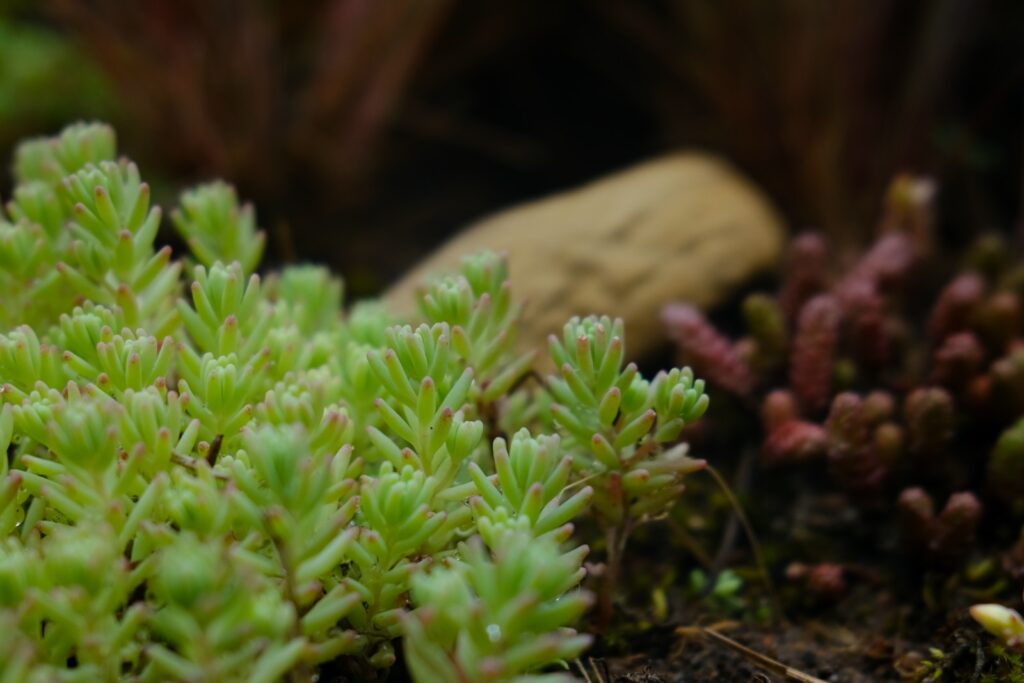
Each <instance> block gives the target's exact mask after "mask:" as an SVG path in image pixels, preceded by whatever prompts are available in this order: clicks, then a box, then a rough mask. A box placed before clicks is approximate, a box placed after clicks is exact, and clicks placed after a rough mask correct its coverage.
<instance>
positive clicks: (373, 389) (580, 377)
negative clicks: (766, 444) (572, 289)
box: [0, 124, 708, 682]
mask: <svg viewBox="0 0 1024 683" xmlns="http://www.w3.org/2000/svg"><path fill="white" fill-rule="evenodd" d="M14 175H15V179H16V188H15V190H14V193H13V198H12V199H11V201H10V202H9V203H8V205H7V209H6V212H5V214H4V215H2V216H0V280H2V282H0V284H2V287H3V291H4V292H5V296H4V297H3V298H2V302H0V327H2V334H0V383H2V389H0V405H2V408H0V444H2V445H3V447H4V451H5V457H3V458H0V632H2V633H3V634H4V636H3V638H0V681H21V680H31V681H44V680H45V681H49V680H69V681H70V680H90V681H92V680H106V681H114V680H143V681H148V680H154V681H155V680H169V679H173V680H184V681H199V680H222V681H230V680H246V681H275V680H280V679H282V678H285V677H289V676H291V677H293V678H294V677H298V678H297V679H301V678H303V677H307V678H308V675H312V674H313V673H314V672H315V671H316V670H317V669H318V667H321V666H323V665H325V664H326V663H332V666H337V667H342V668H343V669H344V668H347V669H348V670H349V671H355V672H362V673H361V674H357V675H366V672H367V671H369V670H371V669H372V668H385V667H389V666H391V665H392V664H393V663H394V662H395V660H396V650H395V642H396V640H398V639H403V640H404V652H405V657H406V662H407V665H408V668H409V670H410V672H411V674H412V675H413V677H414V679H415V680H417V681H422V682H431V681H438V682H441V681H455V680H459V681H467V682H469V681H512V680H515V681H529V680H538V681H541V680H544V681H547V680H557V679H560V678H561V677H562V675H561V674H557V673H556V674H544V673H542V672H543V671H544V670H545V669H548V668H549V667H551V666H552V665H557V664H558V663H560V662H565V661H567V660H571V659H573V658H574V657H576V656H577V655H578V654H579V653H580V652H581V651H582V650H583V649H584V648H585V647H586V646H587V644H588V642H589V637H588V636H586V635H581V634H579V633H577V632H576V631H575V630H574V629H573V627H574V625H575V624H576V623H577V621H578V620H579V618H580V616H581V615H582V614H583V612H584V611H585V610H586V608H587V607H588V605H589V604H590V602H591V599H592V598H591V594H590V593H589V592H588V591H586V590H584V589H582V588H581V586H580V584H581V581H582V580H583V578H584V576H585V573H586V572H585V570H584V569H583V560H584V557H585V556H586V555H587V553H588V548H587V546H586V545H580V544H579V543H578V541H576V540H575V539H574V538H573V520H574V519H576V518H578V517H580V516H581V515H584V514H587V513H588V511H593V514H594V516H595V519H596V520H597V523H598V524H599V525H600V526H601V527H602V528H604V529H606V530H608V531H609V538H611V539H612V540H614V544H613V545H612V546H609V547H608V548H606V553H607V554H608V560H609V563H611V562H612V561H614V562H616V563H617V562H618V561H619V560H618V559H616V558H621V551H622V546H623V544H624V543H625V537H626V535H627V534H628V529H629V528H631V527H632V526H633V525H635V524H636V523H639V522H643V521H645V520H648V519H653V518H656V517H658V516H659V515H661V514H663V513H664V512H666V511H667V509H668V508H669V507H670V506H671V505H672V504H673V503H674V501H675V499H676V497H677V496H678V494H679V492H680V490H681V488H682V480H683V477H684V476H685V475H686V474H688V473H690V472H692V471H694V470H695V469H699V468H700V466H701V464H702V463H701V461H696V460H692V459H690V458H688V457H687V456H686V453H685V446H683V445H680V444H678V443H677V441H678V438H679V435H680V433H681V431H682V429H683V428H684V426H686V425H687V424H689V423H691V422H693V421H694V420H696V419H697V418H699V417H700V415H701V414H702V413H703V412H704V410H705V409H706V408H707V401H708V399H707V397H706V396H705V395H704V393H703V383H702V382H701V381H700V380H696V379H694V377H693V374H692V373H691V372H690V371H689V370H688V369H682V370H680V369H676V370H672V371H670V372H664V373H661V374H659V375H658V376H657V377H655V378H654V379H652V380H646V379H644V378H643V377H642V376H641V375H640V374H639V373H638V371H637V368H636V366H635V365H633V364H626V363H625V349H624V331H623V329H622V323H621V322H620V321H614V320H609V319H607V318H596V317H591V318H586V319H574V320H572V321H570V322H569V323H568V324H567V325H566V327H565V330H564V335H563V336H562V337H561V338H560V339H553V340H552V343H551V349H550V353H551V355H552V358H553V359H554V361H555V363H556V365H557V366H558V372H557V374H555V375H554V376H552V377H550V378H548V379H547V380H546V381H538V380H539V378H538V377H537V375H536V373H534V372H533V371H532V367H533V360H534V359H533V355H532V353H520V352H519V351H518V350H517V346H516V340H515V329H516V325H517V321H518V317H519V314H520V307H519V306H518V304H516V303H515V301H514V300H513V298H512V296H511V292H510V289H509V284H508V277H507V275H508V273H507V266H506V264H505V262H504V261H503V259H502V258H500V257H498V256H496V255H494V254H488V253H484V254H478V255H475V256H471V257H468V258H467V259H466V260H465V261H464V263H463V265H462V267H461V269H460V271H459V272H457V273H454V274H449V275H444V276H440V277H438V278H436V279H435V280H433V281H431V282H428V283H426V284H425V285H424V287H423V289H422V292H421V294H420V308H421V318H420V319H419V320H416V321H400V320H396V319H394V318H393V317H392V316H391V315H390V314H389V313H388V312H387V311H386V310H385V309H384V308H383V307H382V306H381V305H379V304H376V303H363V304H358V305H356V306H353V307H351V309H350V310H349V311H348V312H347V313H345V312H343V309H342V285H341V283H340V281H338V280H336V279H334V278H333V277H331V275H330V274H329V273H328V272H327V271H326V270H325V269H322V268H317V267H313V266H296V267H290V268H287V269H285V270H284V271H283V272H280V273H276V274H271V275H270V276H269V277H266V278H263V279H261V278H260V276H259V275H256V274H254V273H253V269H254V268H256V266H257V264H258V263H259V260H260V255H261V251H262V248H263V235H262V233H261V232H259V231H258V230H257V229H256V227H255V226H256V222H255V216H254V213H253V211H252V209H251V207H248V206H245V205H240V204H239V202H238V199H237V197H236V196H235V194H234V191H233V190H232V189H231V188H230V187H229V186H227V185H224V184H222V183H213V184H210V185H206V186H204V187H201V188H198V189H196V190H192V191H189V192H187V193H185V195H184V196H183V197H182V200H181V208H180V209H178V210H176V211H174V212H173V213H172V217H173V224H174V226H175V227H176V228H177V229H178V231H179V232H180V233H181V235H182V236H183V237H184V239H185V240H186V241H187V243H188V244H189V246H190V247H191V250H192V257H193V258H194V259H195V262H190V263H185V262H183V261H180V260H174V259H172V257H171V251H170V249H169V248H167V247H163V248H158V247H157V246H156V241H157V238H158V232H159V228H160V226H161V216H160V211H159V209H158V208H155V207H151V206H150V202H149V189H148V186H147V185H146V184H145V183H144V182H142V181H141V179H140V176H139V172H138V169H137V168H136V167H135V166H134V164H132V163H130V162H128V161H126V160H118V159H117V158H116V145H115V138H114V133H113V131H112V130H111V129H110V128H108V127H106V126H104V125H99V124H88V125H86V124H79V125H76V126H73V127H71V128H68V129H67V130H65V131H64V132H63V133H61V134H60V135H59V136H58V137H56V138H53V139H43V140H34V141H30V142H27V143H25V144H23V145H22V146H21V148H20V149H19V150H18V153H17V158H16V160H15V165H14ZM186 275H187V276H186ZM186 284H187V286H183V285H186ZM602 599H603V600H604V601H605V602H606V603H607V604H608V605H609V606H610V605H611V598H610V597H607V598H605V597H604V596H602Z"/></svg>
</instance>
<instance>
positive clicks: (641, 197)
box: [386, 153, 785, 358]
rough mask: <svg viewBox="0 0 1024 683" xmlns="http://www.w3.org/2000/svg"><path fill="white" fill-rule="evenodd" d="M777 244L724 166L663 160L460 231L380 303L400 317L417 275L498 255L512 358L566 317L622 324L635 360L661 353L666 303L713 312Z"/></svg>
mask: <svg viewBox="0 0 1024 683" xmlns="http://www.w3.org/2000/svg"><path fill="white" fill-rule="evenodd" d="M784 237H785V230H784V227H783V223H782V220H781V218H780V217H779V214H778V212H777V211H776V210H775V209H774V207H773V206H772V205H771V203H770V202H769V200H768V199H767V197H766V196H765V195H764V193H762V192H761V191H760V189H759V188H757V187H756V186H755V185H754V184H753V183H751V182H750V181H749V180H747V179H746V178H744V177H743V176H742V175H741V174H740V173H738V172H737V171H736V170H735V169H734V168H733V167H731V166H730V165H729V164H728V163H726V162H725V161H723V160H721V159H719V158H716V157H713V156H708V155H705V154H697V153H679V154H672V155H669V156H664V157H660V158H657V159H654V160H651V161H648V162H645V163H641V164H639V165H637V166H633V167H631V168H628V169H626V170H623V171H620V172H617V173H614V174H612V175H610V176H605V177H603V178H600V179H598V180H595V181H593V182H590V183H588V184H586V185H583V186H582V187H579V188H577V189H573V190H570V191H567V192H562V193H559V194H555V195H553V196H550V197H547V198H544V199H540V200H536V201H531V202H527V203H525V204H521V205H518V206H515V207H512V208H509V209H506V210H504V211H501V212H499V213H497V214H494V215H492V216H490V217H488V218H485V219H483V220H481V221H478V222H476V223H474V224H472V225H470V226H469V227H467V228H466V229H465V230H463V231H462V232H460V233H459V234H457V235H456V236H454V237H453V238H452V239H451V240H449V241H448V242H447V243H445V244H444V245H442V246H441V247H440V248H438V249H437V251H435V252H434V253H433V254H432V255H430V256H429V257H427V258H426V259H425V260H424V261H423V262H421V263H420V264H419V265H418V266H417V267H416V268H414V269H413V270H412V271H411V272H409V273H408V274H407V275H406V276H405V277H404V278H403V279H401V280H400V281H399V282H397V283H396V284H395V285H394V286H393V287H391V289H390V290H389V291H388V292H387V294H386V298H387V300H388V301H389V303H390V304H391V305H392V306H393V307H394V308H395V309H396V310H398V311H400V312H412V311H414V310H415V300H414V296H415V292H416V289H417V288H418V287H419V286H420V285H421V284H422V283H423V281H424V280H425V279H426V278H427V277H428V276H429V275H431V274H433V273H438V272H443V271H450V270H454V269H455V268H457V267H458V263H459V260H460V259H461V258H462V257H463V256H464V255H466V254H470V253H473V252H475V251H479V250H482V249H490V250H493V251H496V252H499V253H504V254H507V255H508V258H509V269H510V272H511V279H512V288H513V293H514V295H516V296H518V297H521V298H524V299H525V300H526V302H527V306H526V310H525V314H524V318H523V322H522V327H521V330H520V340H521V341H522V343H523V345H524V347H525V346H529V345H542V344H544V343H545V340H546V339H547V336H548V335H549V334H551V333H552V332H560V331H561V329H562V326H563V325H564V324H565V322H566V320H568V319H569V318H570V317H572V316H574V315H580V316H583V315H589V314H591V313H597V314H608V315H612V316H619V317H622V318H623V319H624V321H625V323H626V333H627V334H626V337H627V345H628V354H629V356H631V357H634V358H635V357H637V356H641V355H643V354H644V353H645V352H648V351H651V350H652V349H655V348H657V347H658V346H659V345H660V344H662V343H663V342H664V341H665V339H666V335H665V331H664V329H663V327H662V323H661V318H660V316H659V312H660V310H661V308H662V307H663V306H664V305H665V304H666V303H668V302H671V301H688V302H690V303H692V304H694V305H696V306H698V307H701V308H704V309H707V308H710V307H712V306H714V305H716V304H718V303H721V302H722V301H723V300H725V299H726V298H727V297H729V296H730V295H731V294H732V293H734V292H735V291H736V290H737V288H739V287H740V286H742V285H743V284H744V283H746V282H748V281H749V280H750V279H751V278H752V277H753V276H755V275H757V274H759V273H762V272H764V271H766V270H768V269H771V268H773V267H774V266H775V265H776V264H777V262H778V260H779V258H780V255H781V252H782V247H783V242H784ZM541 348H543V347H541Z"/></svg>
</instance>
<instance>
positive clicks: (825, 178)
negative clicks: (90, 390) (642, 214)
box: [0, 0, 1024, 295]
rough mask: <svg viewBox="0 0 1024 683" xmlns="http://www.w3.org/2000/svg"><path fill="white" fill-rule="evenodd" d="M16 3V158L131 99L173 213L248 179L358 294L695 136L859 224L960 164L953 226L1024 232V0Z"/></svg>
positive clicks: (798, 211)
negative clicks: (479, 230)
mask: <svg viewBox="0 0 1024 683" xmlns="http://www.w3.org/2000/svg"><path fill="white" fill-rule="evenodd" d="M0 3H2V4H0V154H2V156H3V158H4V159H9V158H10V153H11V151H12V147H13V144H14V143H15V141H16V140H17V139H18V138H19V137H22V136H26V135H37V134H45V133H52V132H54V131H56V130H58V129H59V128H60V127H61V126H62V125H63V124H65V123H67V122H70V121H73V120H76V119H79V118H93V117H99V118H104V119H107V120H109V121H111V122H112V123H114V124H115V125H116V127H117V129H118V132H119V135H120V146H121V149H122V151H123V152H124V153H126V154H127V155H129V156H130V157H132V158H133V159H135V160H137V161H138V162H139V163H140V166H141V168H142V172H143V176H144V177H146V178H147V179H149V180H150V181H151V183H152V184H153V185H154V187H155V189H156V191H157V197H158V201H159V202H160V203H161V204H163V205H164V206H165V208H166V207H168V206H169V205H172V204H173V202H174V197H175V196H176V194H177V192H178V191H180V189H181V188H183V187H184V186H186V185H188V184H189V183H193V182H196V181H198V180H202V179H206V178H210V177H215V176H223V177H225V178H226V179H228V180H230V181H232V182H234V183H235V184H236V185H237V186H238V188H239V191H240V193H241V194H242V195H243V196H244V197H246V198H248V199H250V200H252V201H253V202H254V203H255V204H256V207H257V212H258V215H259V217H260V223H261V225H262V226H263V227H265V228H266V229H267V230H268V232H269V233H270V242H269V249H268V259H267V262H268V263H270V264H274V263H279V262H283V261H292V260H316V261H322V262H323V261H325V262H327V263H329V265H331V266H332V267H333V268H334V269H335V270H338V271H340V272H342V273H343V274H344V275H345V277H346V280H347V283H348V287H349V289H350V291H353V292H354V293H355V294H357V295H361V294H367V293H372V292H375V291H379V289H380V288H381V287H383V286H385V285H386V284H387V283H388V282H389V281H391V280H392V279H393V278H394V277H395V276H396V275H397V274H399V273H400V272H401V271H402V270H404V269H405V268H407V267H408V266H409V265H411V264H412V263H414V262H415V261H416V260H417V259H418V258H420V257H421V256H422V255H423V254H425V253H426V252H427V251H429V250H430V249H431V248H432V247H433V246H435V245H436V244H438V243H439V242H440V241H442V240H443V239H444V238H445V237H446V236H448V235H449V234H451V233H452V232H454V231H456V230H458V229H459V228H461V227H462V226H464V225H465V224H466V223H467V222H469V221H471V220H473V219H475V218H478V217H480V216H482V215H485V214H487V213H488V212H491V211H494V210H497V209H500V208H502V207H505V206H507V205H509V204H512V203H515V202H518V201H522V200H526V199H530V198H534V197H538V196H542V195H544V194H546V193H550V192H553V191H557V190H560V189H563V188H568V187H571V186H573V185H575V184H578V183H580V182H583V181H585V180H588V179H591V178H594V177H596V176H599V175H601V174H604V173H607V172H610V171H612V170H615V169H618V168H620V167H623V166H625V165H628V164H631V163H634V162H636V161H640V160H643V159H645V158H649V157H651V156H655V155H658V154H661V153H665V152H668V151H671V150H675V149H679V148H693V147H698V148H704V149H707V150H711V151H713V152H715V153H718V154H721V155H723V156H726V157H728V158H729V159H731V160H732V161H733V162H734V163H735V164H736V165H737V166H739V167H740V168H741V169H742V170H743V171H744V172H746V173H747V174H749V175H750V176H752V177H753V178H754V179H755V180H756V181H758V182H759V183H760V184H761V185H762V186H763V187H764V188H765V189H766V191H767V192H768V193H769V194H770V196H771V197H772V198H773V199H774V201H775V202H776V204H777V205H778V206H779V207H780V209H781V210H782V212H783V214H784V216H785V217H786V219H787V221H788V222H789V224H790V225H791V226H793V227H794V228H805V227H818V228H821V229H823V230H825V231H826V232H827V233H829V235H830V236H831V237H832V238H833V239H834V240H836V241H838V242H841V243H843V244H847V245H855V244H857V243H860V242H862V241H863V240H865V239H866V238H867V237H869V236H870V235H871V234H872V231H873V228H874V221H875V216H876V214H877V211H878V207H879V205H880V203H881V200H882V194H883V192H884V189H885V186H886V184H887V183H888V181H889V179H890V178H891V177H892V176H893V175H894V174H895V173H898V172H901V171H911V172H916V173H923V174H928V175H932V176H934V177H935V178H936V179H937V181H938V182H939V186H940V190H941V194H940V195H939V196H940V209H941V210H940V214H939V216H940V223H939V225H940V229H941V231H942V235H943V237H944V239H945V242H946V245H947V246H948V247H950V248H952V249H956V248H957V247H959V246H961V245H962V244H964V243H965V242H966V241H967V240H969V239H970V238H971V237H972V236H974V235H976V234H978V233H979V232H982V231H985V230H990V229H999V230H1004V231H1016V232H1017V233H1018V234H1019V233H1020V232H1021V228H1020V227H1019V226H1020V225H1021V224H1022V218H1021V209H1020V201H1021V194H1022V193H1021V189H1022V162H1024V137H1022V129H1024V126H1022V124H1024V50H1022V47H1024V2H994V1H993V2H985V1H980V2H979V1H976V0H933V1H931V2H925V1H915V0H907V1H898V0H893V1H890V2H884V1H881V0H875V1H872V0H831V1H819V0H777V1H765V0H726V1H723V2H709V1H706V0H675V1H672V0H665V1H660V2H656V1H653V0H652V1H640V0H638V1H635V2H632V1H627V0H590V1H586V0H565V1H563V2H558V1H554V0H520V1H518V2H516V1H511V0H509V1H506V2H497V1H495V2H488V1H485V0H395V1H393V2H386V1H380V0H313V1H310V2H287V1H284V0H281V1H278V2H272V1H263V2H260V1H252V2H246V1H243V0H138V1H137V2H120V1H118V0H95V1H92V2H76V1H73V0H44V1H43V2H38V3H37V2H27V1H14V2H11V1H10V0H6V1H5V0H0ZM9 183H10V179H9V177H6V176H5V177H4V179H3V181H2V182H0V193H2V194H4V195H6V194H7V192H8V190H9ZM168 239H172V238H171V237H170V235H169V236H168Z"/></svg>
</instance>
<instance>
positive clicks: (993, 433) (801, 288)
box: [664, 177, 1024, 613]
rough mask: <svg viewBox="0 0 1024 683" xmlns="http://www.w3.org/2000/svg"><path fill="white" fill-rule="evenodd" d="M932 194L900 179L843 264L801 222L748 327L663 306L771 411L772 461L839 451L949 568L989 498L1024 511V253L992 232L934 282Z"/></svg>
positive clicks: (671, 320) (848, 469) (850, 481)
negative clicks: (873, 235) (740, 332)
mask: <svg viewBox="0 0 1024 683" xmlns="http://www.w3.org/2000/svg"><path fill="white" fill-rule="evenodd" d="M930 195H931V191H930V185H929V184H928V183H927V182H925V181H921V180H916V179H913V178H908V177H903V178H899V179H897V180H896V181H895V182H894V184H893V186H892V188H891V190H890V195H889V198H888V204H887V207H886V212H885V215H884V216H883V220H882V221H881V225H880V231H879V236H878V237H877V239H876V241H875V242H874V243H873V244H872V245H871V246H870V247H869V248H868V249H866V250H865V251H864V252H863V253H862V254H860V255H859V256H857V257H856V258H854V259H852V260H849V261H848V262H847V265H846V267H845V268H844V267H842V263H843V259H842V258H839V257H837V255H836V254H833V253H831V251H830V249H829V245H828V244H827V243H826V240H825V239H824V238H823V237H822V236H820V235H818V234H815V233H808V234H803V235H800V236H798V237H796V238H795V239H794V240H793V242H792V244H791V247H790V251H789V256H788V260H787V263H786V266H785V271H784V275H783V280H782V283H781V286H780V289H779V291H778V292H777V293H776V294H774V295H768V294H753V295H751V296H749V297H748V298H747V299H746V301H745V302H744V305H743V309H742V310H743V316H744V319H745V323H746V329H747V334H746V336H743V337H742V338H740V339H738V340H735V341H734V340H733V339H730V338H729V337H727V336H726V335H724V334H723V333H721V332H720V331H719V330H718V329H716V328H715V327H714V326H713V325H712V324H711V323H710V322H709V321H708V320H707V319H706V318H705V317H704V316H703V315H702V314H701V313H700V312H699V311H697V310H696V309H694V308H693V307H690V306H686V305H672V306H669V307H667V308H666V309H665V311H664V319H665V322H666V324H667V326H668V329H669V331H670V334H671V335H672V336H673V338H674V340H675V341H676V343H677V346H678V349H679V357H680V358H681V359H683V360H685V362H687V363H690V364H691V365H692V366H693V367H694V369H695V370H697V371H698V372H700V373H702V374H703V375H704V376H705V377H707V378H708V380H709V381H710V382H711V383H712V384H713V385H714V386H715V387H716V388H718V389H720V390H722V391H724V392H727V393H730V394H732V395H733V396H734V397H736V398H737V399H738V400H739V403H740V405H741V406H743V407H744V408H745V409H748V410H750V411H751V412H754V413H756V414H758V415H759V421H760V426H761V432H760V445H761V448H760V457H761V464H762V465H763V466H765V467H778V466H793V465H796V464H798V463H806V462H812V461H819V462H821V461H823V462H825V463H827V469H828V472H829V474H830V475H831V478H832V480H833V481H834V482H835V483H836V485H837V486H839V487H840V488H841V489H843V490H845V491H846V492H847V494H848V496H849V499H850V500H851V501H852V502H854V503H855V504H856V505H859V506H863V507H869V508H875V509H878V508H881V509H886V508H888V509H895V510H896V511H897V512H898V513H899V514H898V515H896V517H897V518H898V519H899V520H900V526H901V528H902V532H903V539H904V546H905V547H906V548H907V549H908V550H910V551H911V552H912V554H913V555H914V556H915V557H917V558H920V559H923V560H925V561H926V562H927V563H929V564H930V565H932V566H936V567H946V568H950V567H955V566H957V565H959V564H960V563H962V562H963V560H964V559H965V557H967V556H968V555H969V551H970V550H971V548H972V544H973V543H974V538H975V535H976V531H977V528H978V525H979V521H980V519H981V517H982V500H984V501H985V504H986V507H990V508H991V510H992V511H993V513H994V514H998V515H1000V516H1001V517H1002V518H1004V519H1016V518H1019V516H1020V515H1021V513H1024V418H1021V417H1020V416H1021V415H1024V268H1022V267H1021V265H1020V263H1019V262H1014V259H1013V257H1012V256H1011V254H1012V249H1010V248H1009V247H1008V246H1007V245H1006V244H1004V243H1002V242H1001V241H1000V240H999V239H998V238H995V237H991V238H989V237H986V238H983V239H982V240H980V241H979V243H978V244H977V245H975V246H974V247H973V248H972V249H971V250H969V252H968V254H967V257H966V259H965V262H964V263H962V264H961V265H960V266H959V268H958V269H957V271H956V272H955V273H954V274H953V275H952V277H951V278H950V279H949V280H948V282H947V283H946V284H944V285H942V284H937V283H932V282H929V281H927V280H924V281H922V279H923V278H922V277H921V275H923V274H926V273H928V272H931V271H933V270H935V268H934V267H932V268H928V269H926V268H924V267H923V266H925V265H929V266H935V265H936V260H937V257H936V255H935V254H933V253H932V250H931V245H930V242H931V234H930V233H931V208H930V203H929V198H930ZM837 264H839V267H837ZM937 503H938V505H941V509H939V508H938V507H937ZM981 613H984V610H982V612H981Z"/></svg>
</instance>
